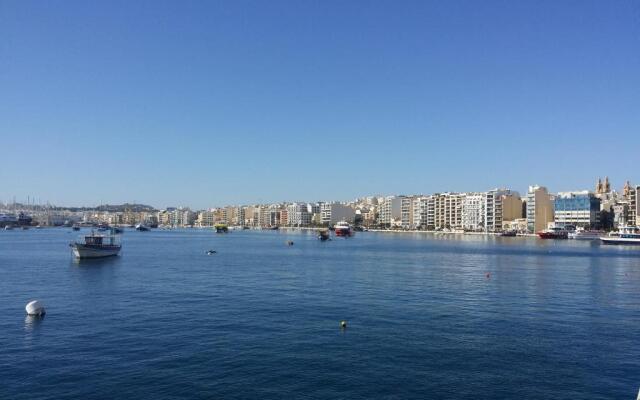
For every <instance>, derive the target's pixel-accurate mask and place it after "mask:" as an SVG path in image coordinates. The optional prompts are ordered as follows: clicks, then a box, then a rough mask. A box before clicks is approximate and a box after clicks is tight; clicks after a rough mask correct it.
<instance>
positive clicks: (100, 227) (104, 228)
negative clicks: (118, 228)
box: [98, 224, 110, 232]
mask: <svg viewBox="0 0 640 400" xmlns="http://www.w3.org/2000/svg"><path fill="white" fill-rule="evenodd" d="M109 229H110V228H109V225H107V224H100V225H98V232H106V231H108V230H109Z"/></svg>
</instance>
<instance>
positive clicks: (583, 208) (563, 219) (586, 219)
mask: <svg viewBox="0 0 640 400" xmlns="http://www.w3.org/2000/svg"><path fill="white" fill-rule="evenodd" d="M554 222H555V225H556V226H559V227H565V226H567V225H572V226H576V227H583V228H599V227H600V199H599V198H598V197H596V196H595V195H594V194H593V193H590V192H589V191H587V190H584V191H581V192H560V193H558V194H557V195H556V197H555V200H554Z"/></svg>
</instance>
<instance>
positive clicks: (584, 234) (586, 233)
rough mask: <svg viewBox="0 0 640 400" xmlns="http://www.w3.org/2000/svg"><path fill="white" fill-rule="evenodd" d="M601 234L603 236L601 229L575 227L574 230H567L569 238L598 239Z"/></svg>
mask: <svg viewBox="0 0 640 400" xmlns="http://www.w3.org/2000/svg"><path fill="white" fill-rule="evenodd" d="M602 236H604V232H603V231H596V230H593V231H592V230H587V229H584V228H577V229H576V230H575V231H573V232H569V239H574V240H600V237H602Z"/></svg>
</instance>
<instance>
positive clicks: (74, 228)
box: [71, 225, 80, 231]
mask: <svg viewBox="0 0 640 400" xmlns="http://www.w3.org/2000/svg"><path fill="white" fill-rule="evenodd" d="M71 229H73V230H74V231H79V230H80V227H79V226H78V225H73V226H72V227H71Z"/></svg>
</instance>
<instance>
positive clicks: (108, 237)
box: [69, 231, 122, 258]
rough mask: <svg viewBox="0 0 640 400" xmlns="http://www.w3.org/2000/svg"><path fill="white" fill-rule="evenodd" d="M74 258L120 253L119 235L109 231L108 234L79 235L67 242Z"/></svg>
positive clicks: (99, 256)
mask: <svg viewBox="0 0 640 400" xmlns="http://www.w3.org/2000/svg"><path fill="white" fill-rule="evenodd" d="M69 247H71V250H72V251H73V255H74V256H75V257H76V258H103V257H111V256H116V255H118V253H120V249H122V245H121V243H120V236H118V235H116V234H115V233H113V231H111V233H110V234H104V235H103V234H96V233H93V231H92V232H91V234H89V235H86V236H84V237H80V238H79V240H76V241H75V242H73V243H70V244H69Z"/></svg>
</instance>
